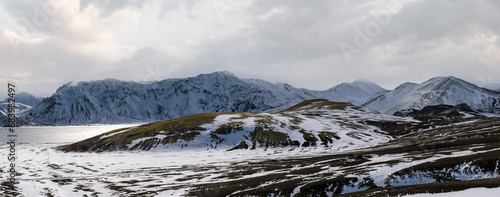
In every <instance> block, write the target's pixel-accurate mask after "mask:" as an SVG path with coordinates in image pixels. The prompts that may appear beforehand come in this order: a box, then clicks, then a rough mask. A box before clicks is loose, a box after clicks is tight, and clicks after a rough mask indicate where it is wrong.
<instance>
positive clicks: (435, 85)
mask: <svg viewBox="0 0 500 197" xmlns="http://www.w3.org/2000/svg"><path fill="white" fill-rule="evenodd" d="M461 103H465V104H467V105H468V106H470V107H471V108H472V109H474V110H478V111H499V109H500V92H496V91H492V90H489V89H485V88H481V87H478V86H476V85H474V84H472V83H469V82H466V81H464V80H462V79H459V78H456V77H451V76H450V77H435V78H432V79H430V80H428V81H426V82H423V83H421V84H415V83H404V84H402V85H400V86H398V87H397V88H395V89H394V90H391V91H388V92H386V93H383V94H380V95H377V96H375V97H374V98H371V99H370V100H369V101H368V102H366V103H364V104H363V105H362V106H363V107H366V108H369V109H372V110H376V111H379V112H382V113H385V114H393V113H394V112H396V111H400V110H405V109H422V108H424V107H425V106H428V105H443V104H444V105H458V104H461Z"/></svg>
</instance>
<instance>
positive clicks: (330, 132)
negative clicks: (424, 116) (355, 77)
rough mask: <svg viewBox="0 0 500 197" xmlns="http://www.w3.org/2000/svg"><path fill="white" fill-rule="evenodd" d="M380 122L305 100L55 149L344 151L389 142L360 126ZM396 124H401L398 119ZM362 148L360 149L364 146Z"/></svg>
mask: <svg viewBox="0 0 500 197" xmlns="http://www.w3.org/2000/svg"><path fill="white" fill-rule="evenodd" d="M377 117H378V118H380V115H379V114H373V113H370V112H365V111H363V110H361V107H359V106H355V105H352V104H350V103H343V102H331V101H328V100H324V99H315V100H309V101H304V102H302V103H299V104H297V105H295V106H293V107H291V108H289V109H286V110H284V111H281V112H279V113H274V114H273V113H249V112H234V113H208V114H197V115H192V116H186V117H181V118H176V119H172V120H165V121H159V122H153V123H148V124H144V125H140V126H136V127H131V128H124V129H118V130H114V131H110V132H107V133H104V134H101V135H98V136H95V137H92V138H89V139H86V140H83V141H81V142H77V143H74V144H70V145H66V146H61V147H59V149H60V150H62V151H66V152H69V151H77V152H79V151H97V152H99V151H115V150H151V149H159V148H168V149H177V148H181V149H182V148H184V149H185V148H225V149H232V148H237V145H238V144H240V145H241V147H249V148H251V149H255V148H268V147H286V146H293V147H309V146H318V145H322V146H325V147H332V146H335V147H347V146H349V145H355V144H359V145H363V144H364V145H366V144H367V142H374V143H378V142H381V141H387V140H388V139H389V137H388V136H387V135H385V134H384V133H381V132H377V131H379V130H378V129H377V128H376V127H375V126H372V125H367V124H365V123H363V122H362V120H365V119H373V118H375V119H377ZM399 120H400V121H404V119H402V118H400V119H399ZM364 145H363V146H364Z"/></svg>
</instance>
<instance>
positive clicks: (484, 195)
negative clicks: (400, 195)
mask: <svg viewBox="0 0 500 197" xmlns="http://www.w3.org/2000/svg"><path fill="white" fill-rule="evenodd" d="M499 195H500V187H499V188H472V189H467V190H463V191H456V192H449V193H439V194H413V195H406V196H405V197H437V196H439V197H471V196H481V197H489V196H491V197H493V196H499Z"/></svg>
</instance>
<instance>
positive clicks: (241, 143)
mask: <svg viewBox="0 0 500 197" xmlns="http://www.w3.org/2000/svg"><path fill="white" fill-rule="evenodd" d="M236 149H248V144H247V143H246V142H245V141H241V142H240V143H239V144H238V145H236V146H235V147H233V148H231V149H229V150H228V151H232V150H236Z"/></svg>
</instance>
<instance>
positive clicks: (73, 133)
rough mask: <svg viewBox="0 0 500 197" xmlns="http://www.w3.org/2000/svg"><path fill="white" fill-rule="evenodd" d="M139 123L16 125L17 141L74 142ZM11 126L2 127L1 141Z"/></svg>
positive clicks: (4, 138)
mask: <svg viewBox="0 0 500 197" xmlns="http://www.w3.org/2000/svg"><path fill="white" fill-rule="evenodd" d="M137 125H139V124H112V125H91V126H23V127H16V128H14V129H15V134H17V138H16V142H17V143H72V142H77V141H80V140H84V139H87V138H90V137H93V136H96V135H99V134H102V133H105V132H108V131H111V130H115V129H119V128H124V127H131V126H137ZM9 129H10V128H9V127H0V131H1V133H0V143H6V142H7V141H8V140H9V138H8V137H7V135H8V134H10V133H9Z"/></svg>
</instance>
